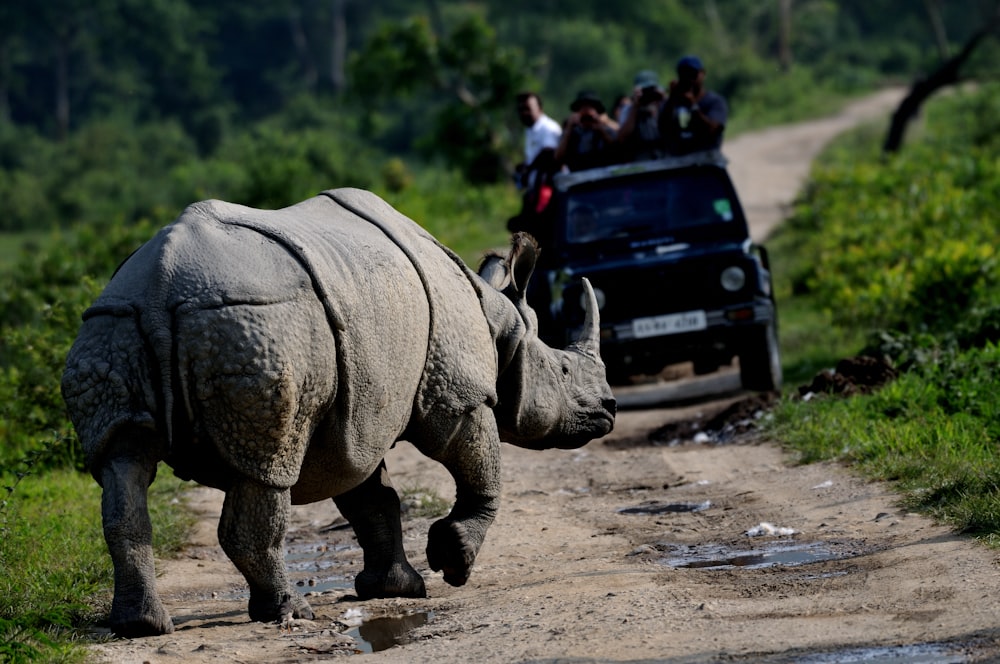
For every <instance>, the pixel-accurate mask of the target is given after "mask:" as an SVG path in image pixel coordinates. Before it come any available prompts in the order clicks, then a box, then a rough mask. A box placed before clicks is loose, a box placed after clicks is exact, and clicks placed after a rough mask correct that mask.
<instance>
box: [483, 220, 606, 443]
mask: <svg viewBox="0 0 1000 664" xmlns="http://www.w3.org/2000/svg"><path fill="white" fill-rule="evenodd" d="M537 256H538V245H537V243H536V242H535V240H534V238H532V237H531V236H530V235H527V234H525V233H518V234H515V235H514V238H513V241H512V245H511V250H510V254H509V255H508V256H507V257H504V256H501V255H499V254H493V255H489V256H487V257H486V258H485V259H484V260H483V263H482V265H481V266H480V269H479V275H480V276H481V277H482V278H483V279H484V280H485V281H486V282H487V283H488V284H489V285H490V286H492V287H493V288H495V289H497V290H498V291H500V292H501V293H503V295H504V296H506V298H507V299H508V300H509V301H510V302H511V303H512V304H513V310H514V312H515V314H510V313H509V311H510V307H509V306H508V307H506V308H505V309H506V310H507V311H508V315H507V316H505V317H503V320H504V324H503V325H502V326H501V329H500V337H501V338H500V339H498V344H497V347H498V349H499V350H500V355H501V357H500V376H499V379H498V381H497V396H498V398H499V402H498V403H497V406H496V407H495V408H494V409H493V411H494V413H495V415H496V420H497V426H498V427H499V429H500V434H501V439H502V440H503V441H504V442H508V443H511V444H514V445H517V446H518V447H526V448H530V449H548V448H561V449H572V448H577V447H582V446H583V445H586V444H587V443H588V442H589V441H591V440H593V439H595V438H600V437H601V436H603V435H605V434H607V433H608V432H610V431H611V429H612V427H613V426H614V420H615V407H616V404H615V398H614V395H612V393H611V387H610V386H609V385H608V381H607V378H606V375H605V368H604V362H602V361H601V356H600V337H599V334H600V321H599V320H598V311H597V299H596V298H595V297H594V291H593V289H592V288H591V286H590V283H589V282H588V281H587V280H586V279H584V280H583V286H584V291H585V293H586V300H585V308H586V318H585V322H584V325H583V330H582V331H581V333H580V336H579V338H577V339H576V340H575V341H574V342H573V343H571V344H570V345H569V346H567V347H566V348H565V349H563V350H558V349H555V348H552V347H550V346H548V345H546V344H545V343H544V342H543V341H542V340H541V339H539V337H538V317H537V315H536V314H535V312H534V310H532V309H531V307H529V306H528V302H527V297H526V290H527V284H528V280H529V279H530V277H531V273H532V272H533V271H534V268H535V261H536V260H537Z"/></svg>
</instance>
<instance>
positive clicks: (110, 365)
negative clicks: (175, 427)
mask: <svg viewBox="0 0 1000 664" xmlns="http://www.w3.org/2000/svg"><path fill="white" fill-rule="evenodd" d="M149 351H150V349H149V348H148V346H147V344H146V343H145V342H144V335H143V334H142V332H141V329H140V325H139V316H138V313H137V312H136V311H135V309H134V308H133V307H131V306H129V305H117V304H102V305H96V306H94V307H91V308H90V309H88V310H87V311H86V312H85V313H84V324H83V327H82V328H81V333H80V335H79V336H78V337H77V340H76V341H75V342H74V344H73V347H72V348H71V349H70V352H69V354H68V356H67V358H66V368H65V371H64V372H63V376H62V394H63V399H64V400H65V402H66V407H67V411H68V413H69V416H70V420H71V421H72V422H73V426H74V428H75V430H76V433H77V436H78V437H79V439H80V443H81V445H82V448H83V452H84V459H85V463H86V466H87V468H88V469H89V470H90V471H91V473H93V474H94V476H95V478H96V479H97V480H98V481H100V477H99V473H100V471H99V468H100V466H101V464H102V460H103V459H104V458H105V457H106V455H107V454H108V453H109V451H110V450H109V448H110V446H111V445H112V443H113V441H114V440H115V438H116V436H117V435H118V434H119V433H121V432H122V431H123V430H125V429H133V430H135V429H141V430H144V431H148V434H149V435H148V438H147V437H146V436H145V434H144V435H143V438H144V439H145V440H146V441H147V442H148V443H149V444H151V445H157V446H160V447H161V449H160V450H157V453H158V454H159V455H161V456H162V453H163V452H164V451H165V448H164V447H163V446H164V444H165V440H164V438H163V436H162V432H161V429H160V426H159V417H158V416H157V415H158V413H159V412H160V409H161V406H160V405H159V401H160V397H159V394H160V392H161V390H160V389H158V387H159V386H157V385H155V384H154V382H153V380H152V376H153V375H155V374H156V373H158V371H157V370H156V367H155V366H153V365H152V363H151V362H150V359H151V358H152V355H153V354H152V353H151V352H149ZM158 432H161V433H158Z"/></svg>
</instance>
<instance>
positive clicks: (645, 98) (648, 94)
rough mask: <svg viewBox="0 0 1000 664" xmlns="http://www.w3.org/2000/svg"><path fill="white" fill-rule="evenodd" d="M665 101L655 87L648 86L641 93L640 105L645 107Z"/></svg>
mask: <svg viewBox="0 0 1000 664" xmlns="http://www.w3.org/2000/svg"><path fill="white" fill-rule="evenodd" d="M661 99H663V93H662V92H660V89H659V88H658V87H656V86H655V85H647V86H646V87H644V88H643V89H642V90H640V91H639V103H640V104H641V105H643V106H645V105H646V104H652V103H653V102H654V101H660V100H661Z"/></svg>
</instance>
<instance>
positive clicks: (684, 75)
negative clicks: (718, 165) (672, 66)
mask: <svg viewBox="0 0 1000 664" xmlns="http://www.w3.org/2000/svg"><path fill="white" fill-rule="evenodd" d="M728 115H729V106H728V105H727V104H726V100H725V98H724V97H723V96H722V95H720V94H719V93H717V92H713V91H712V90H708V89H706V88H705V67H704V66H703V65H702V63H701V59H700V58H698V57H696V56H693V55H687V56H684V57H683V58H681V59H680V61H679V62H678V63H677V79H676V80H674V81H671V82H670V96H669V97H667V101H666V104H665V105H664V108H663V111H662V112H661V113H660V137H661V139H662V140H663V141H664V144H665V147H666V150H667V153H668V154H671V155H682V154H690V153H692V152H699V151H702V150H713V149H718V148H719V147H721V146H722V132H723V131H724V130H725V128H726V119H727V117H728Z"/></svg>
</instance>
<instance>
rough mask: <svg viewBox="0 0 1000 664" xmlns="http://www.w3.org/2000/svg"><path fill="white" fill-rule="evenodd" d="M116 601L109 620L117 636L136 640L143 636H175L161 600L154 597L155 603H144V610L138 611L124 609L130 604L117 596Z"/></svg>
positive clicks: (168, 615)
mask: <svg viewBox="0 0 1000 664" xmlns="http://www.w3.org/2000/svg"><path fill="white" fill-rule="evenodd" d="M116 600H117V601H116V602H115V603H114V604H112V606H111V615H110V616H109V618H108V622H109V623H110V627H111V631H112V632H113V633H114V634H115V636H119V637H122V638H125V639H136V638H141V637H143V636H159V635H160V634H173V632H174V623H173V621H171V620H170V614H169V613H167V610H166V609H165V608H163V605H162V604H161V603H160V601H159V599H156V598H155V597H154V598H153V601H148V602H146V603H144V606H143V607H142V609H140V610H138V611H129V610H127V609H123V608H122V607H123V606H127V605H128V602H127V601H121V598H120V597H117V596H116Z"/></svg>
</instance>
